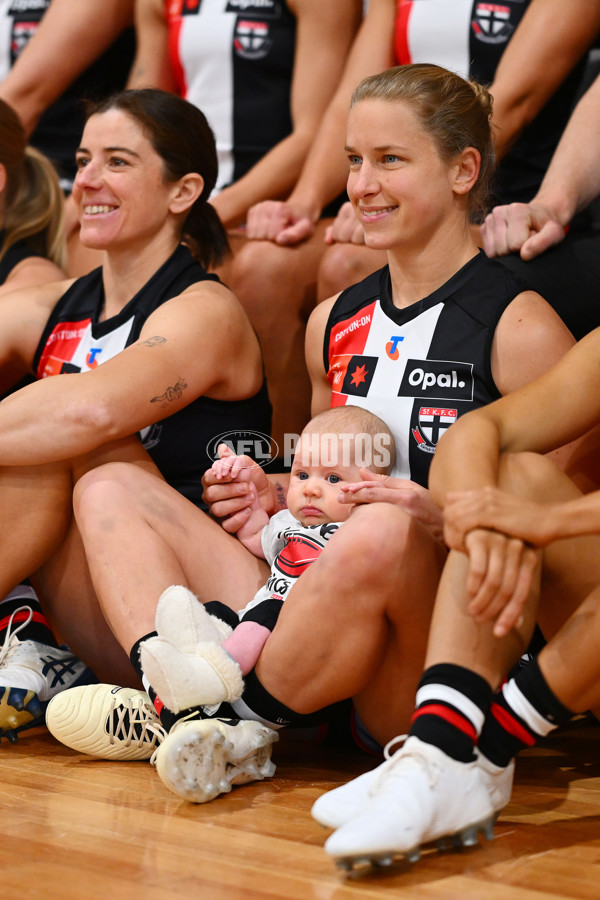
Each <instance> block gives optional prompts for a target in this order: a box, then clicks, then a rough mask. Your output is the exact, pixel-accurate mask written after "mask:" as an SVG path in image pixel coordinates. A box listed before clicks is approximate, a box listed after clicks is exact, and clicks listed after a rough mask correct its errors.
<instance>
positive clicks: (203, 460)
mask: <svg viewBox="0 0 600 900" xmlns="http://www.w3.org/2000/svg"><path fill="white" fill-rule="evenodd" d="M206 280H213V281H218V279H217V277H216V276H215V275H209V274H207V272H205V270H204V269H203V268H202V266H201V265H200V264H199V263H198V262H197V261H196V260H194V259H193V257H192V255H191V253H190V252H189V250H188V249H187V248H186V247H183V246H179V247H178V248H177V249H176V250H175V252H174V253H173V255H172V256H171V257H170V258H169V259H168V260H167V261H166V262H165V263H164V264H163V265H162V266H161V267H160V269H158V271H157V272H155V274H154V275H153V276H152V278H151V279H150V280H149V281H148V282H147V284H146V285H145V286H144V287H143V288H142V289H141V290H140V291H139V292H138V293H137V294H136V295H135V297H133V298H132V299H131V300H130V301H129V303H127V304H126V306H124V307H123V309H122V310H121V312H120V313H118V314H117V315H116V316H112V317H111V318H110V319H105V320H104V321H100V315H101V312H102V309H103V306H104V287H103V283H102V269H101V268H99V269H94V271H93V272H90V273H89V274H88V275H85V276H84V277H83V278H79V279H78V280H77V281H76V282H75V283H74V284H73V285H72V286H71V287H70V288H69V290H68V291H67V292H66V293H65V294H64V296H63V297H62V298H61V299H60V300H59V301H58V303H57V304H56V306H55V308H54V310H53V311H52V314H51V316H50V318H49V320H48V324H47V325H46V328H45V330H44V333H43V335H42V338H41V340H40V343H39V345H38V348H37V351H36V355H35V357H34V370H35V373H36V376H37V378H46V377H48V376H51V375H60V374H64V373H70V372H75V373H77V372H89V371H90V370H91V369H95V368H96V367H97V366H98V365H100V364H102V363H103V362H105V361H106V360H107V359H111V358H112V357H113V356H115V355H116V354H117V353H119V352H120V351H121V350H123V349H124V348H125V347H128V346H129V345H130V344H133V343H134V341H136V340H137V339H138V337H139V335H140V331H141V330H142V327H143V325H144V323H145V321H146V319H147V318H148V316H149V315H150V314H151V313H152V312H154V310H155V309H157V308H158V307H159V306H161V305H162V304H163V303H166V301H167V300H170V299H171V298H173V297H176V296H177V295H178V294H180V293H181V292H182V291H184V290H185V288H187V287H189V286H190V285H192V284H196V283H197V282H200V281H206ZM201 340H202V338H201V336H200V335H199V341H198V352H199V353H201V352H202V344H201ZM233 350H234V348H232V352H233ZM270 412H271V409H270V404H269V400H268V395H267V389H266V383H263V385H262V387H261V389H260V391H259V392H258V393H257V394H255V395H254V396H253V397H250V398H249V399H247V400H236V401H223V400H213V399H211V398H209V397H198V398H197V399H196V400H194V401H192V402H191V403H190V404H189V405H188V406H186V407H184V408H183V409H181V410H179V412H176V413H174V414H173V415H172V416H169V417H168V418H166V419H163V420H162V421H160V422H157V423H156V424H154V425H150V426H149V427H147V428H145V429H143V431H142V432H140V439H141V441H142V444H143V446H144V447H145V449H146V450H147V451H148V453H149V454H150V456H151V457H152V459H153V460H154V462H155V463H156V465H157V466H158V468H159V469H160V471H161V472H162V474H163V475H164V477H165V478H166V480H167V481H168V482H169V484H171V485H172V486H173V487H175V488H176V489H177V490H178V491H179V492H180V493H182V494H184V495H185V496H186V497H188V499H190V500H192V501H193V502H194V503H197V504H198V505H200V503H201V496H202V485H201V478H202V475H203V473H204V472H205V471H206V469H207V468H209V467H210V466H211V465H212V462H213V460H214V454H213V444H214V442H215V438H216V437H217V436H218V435H220V434H223V433H226V432H235V433H239V432H244V431H246V432H247V431H259V432H261V434H263V433H266V434H268V433H269V432H270Z"/></svg>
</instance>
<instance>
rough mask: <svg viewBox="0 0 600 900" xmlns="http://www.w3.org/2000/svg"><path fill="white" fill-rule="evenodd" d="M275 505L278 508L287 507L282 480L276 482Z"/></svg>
mask: <svg viewBox="0 0 600 900" xmlns="http://www.w3.org/2000/svg"><path fill="white" fill-rule="evenodd" d="M275 507H276V508H277V509H287V499H286V493H285V490H284V488H283V485H282V484H281V482H280V481H276V482H275Z"/></svg>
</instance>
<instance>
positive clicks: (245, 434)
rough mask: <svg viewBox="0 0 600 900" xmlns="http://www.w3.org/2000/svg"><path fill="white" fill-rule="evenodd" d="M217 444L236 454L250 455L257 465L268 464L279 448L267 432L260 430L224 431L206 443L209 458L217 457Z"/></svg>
mask: <svg viewBox="0 0 600 900" xmlns="http://www.w3.org/2000/svg"><path fill="white" fill-rule="evenodd" d="M219 444H225V445H226V446H227V447H228V448H229V450H230V451H231V453H234V454H235V455H236V456H250V457H251V458H252V459H253V460H254V461H255V462H256V463H258V465H259V466H263V467H264V466H268V465H269V463H270V462H272V461H273V460H274V459H276V458H277V455H278V453H279V448H278V446H277V444H276V443H275V441H274V440H272V438H271V437H270V435H268V434H264V433H263V432H262V431H224V432H223V433H222V434H218V435H217V436H216V437H214V438H212V440H210V441H209V442H208V444H207V445H206V452H207V454H208V456H209V458H210V459H212V460H217V459H219V450H218V448H219Z"/></svg>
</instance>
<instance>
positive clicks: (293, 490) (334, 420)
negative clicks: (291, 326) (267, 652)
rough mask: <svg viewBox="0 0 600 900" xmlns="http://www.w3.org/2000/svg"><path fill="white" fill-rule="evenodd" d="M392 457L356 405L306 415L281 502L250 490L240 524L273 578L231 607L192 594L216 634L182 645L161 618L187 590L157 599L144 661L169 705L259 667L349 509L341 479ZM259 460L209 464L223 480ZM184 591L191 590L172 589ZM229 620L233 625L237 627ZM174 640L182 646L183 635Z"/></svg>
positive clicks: (240, 684)
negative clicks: (263, 499)
mask: <svg viewBox="0 0 600 900" xmlns="http://www.w3.org/2000/svg"><path fill="white" fill-rule="evenodd" d="M394 458H395V451H394V439H393V437H392V435H391V433H390V431H389V429H388V427H387V426H386V425H385V423H384V422H383V421H382V420H381V419H379V418H378V417H377V416H375V415H373V414H372V413H370V412H368V411H366V410H364V409H361V408H360V407H357V406H341V407H335V408H333V409H328V410H326V411H325V412H322V413H319V415H317V416H315V417H314V418H313V419H311V421H310V422H309V423H308V425H307V426H306V428H305V429H304V430H303V432H302V434H301V435H300V439H299V441H298V444H297V446H296V450H295V454H294V461H293V464H292V469H291V473H290V483H289V488H288V492H287V509H285V510H282V511H281V512H278V513H276V514H275V515H273V516H272V517H271V518H270V519H269V517H268V514H267V513H266V511H265V510H264V509H263V508H262V506H261V505H260V502H259V500H258V496H257V495H256V492H255V491H254V493H255V498H254V502H253V503H252V506H251V509H250V514H249V518H248V520H247V521H246V522H245V523H244V524H243V525H242V526H241V528H240V529H239V530H238V532H237V538H238V540H240V541H241V542H242V543H243V544H244V545H245V546H246V547H247V548H248V549H249V550H250V551H251V552H252V553H253V554H254V555H255V556H257V557H260V558H263V559H266V560H267V562H269V563H270V564H271V574H270V577H269V578H268V579H267V582H266V584H265V585H264V586H263V587H262V588H261V589H260V590H259V591H258V592H257V593H256V595H255V596H254V598H253V599H252V600H251V602H250V603H249V604H248V605H247V606H246V607H245V608H244V609H242V610H240V612H239V613H234V612H233V610H231V609H230V608H229V607H228V606H225V604H222V603H219V602H211V603H208V604H207V605H206V606H205V607H203V606H202V605H201V604H200V603H199V602H198V601H197V600H196V599H195V598H194V604H193V607H192V608H191V609H188V612H187V615H188V617H192V618H193V620H194V623H193V626H191V630H193V631H194V632H195V633H196V635H201V636H202V637H209V636H211V632H212V636H213V637H214V638H215V639H213V640H210V639H209V640H201V641H200V642H199V643H197V644H196V645H195V646H193V647H189V648H186V650H185V651H182V650H181V649H178V648H177V647H175V646H174V643H175V642H173V643H171V642H170V641H169V640H168V639H167V638H166V637H165V636H164V634H165V632H164V631H163V630H162V629H161V627H160V622H161V620H162V621H166V620H169V622H170V625H169V626H168V628H171V629H172V628H173V622H174V621H175V620H176V619H177V617H178V612H177V609H171V610H169V607H170V606H172V605H174V606H175V607H177V606H178V605H179V608H180V609H181V604H182V603H183V605H184V606H185V604H186V602H187V604H188V606H189V592H188V591H187V589H186V588H183V587H180V586H172V587H171V588H168V589H167V590H166V591H165V592H164V593H163V595H162V596H161V598H160V600H159V605H158V609H157V630H158V631H159V635H161V631H162V635H161V636H159V637H156V638H151V639H149V640H147V641H145V642H144V645H143V648H142V652H143V659H142V666H143V669H144V673H145V675H146V677H147V678H148V680H149V682H150V684H151V685H152V687H153V688H154V690H156V691H157V692H158V695H159V697H160V699H161V701H162V702H163V703H164V704H165V705H166V706H167V707H168V708H169V709H171V710H172V711H173V712H179V711H180V710H182V709H187V708H188V707H191V706H207V707H212V706H215V705H218V704H220V703H222V702H232V701H234V700H237V699H238V698H239V697H240V696H241V694H242V691H243V689H244V680H243V677H244V675H246V674H247V673H248V672H249V671H250V670H251V669H252V668H253V667H254V666H255V665H256V662H257V660H258V658H259V656H260V653H261V650H262V648H263V646H264V644H265V642H266V640H267V638H268V636H269V634H270V633H271V631H272V630H273V628H274V627H275V623H276V621H277V618H278V616H279V612H280V610H281V607H282V605H283V603H284V602H285V601H286V600H287V599H288V597H289V594H290V592H291V590H292V588H293V587H294V585H295V584H296V582H297V580H298V578H300V576H301V575H302V574H303V572H305V571H306V569H307V568H308V566H309V565H311V564H312V563H313V562H314V561H315V559H316V558H317V557H318V556H319V554H320V553H321V551H322V550H323V548H324V547H325V546H326V544H327V542H328V541H329V540H330V539H331V537H332V536H333V535H334V534H335V532H336V531H337V530H338V528H340V526H341V525H342V524H343V523H344V522H345V521H346V519H348V517H349V516H350V514H351V512H352V510H353V508H354V506H353V504H351V503H343V502H341V497H342V493H341V490H340V488H341V486H342V485H344V484H352V483H356V482H361V481H362V480H363V479H361V476H360V469H361V467H362V468H367V469H369V470H370V471H372V472H374V473H376V474H383V475H387V474H389V473H390V472H391V470H392V468H393V465H394ZM257 465H258V464H257V463H255V462H254V461H253V460H252V459H250V458H249V457H247V456H235V455H228V456H225V457H223V458H221V459H219V460H217V461H216V462H215V463H214V464H213V467H212V469H213V472H214V473H215V474H216V475H217V476H219V477H222V478H228V479H237V478H239V479H244V480H250V473H251V469H252V468H253V467H257ZM250 484H251V485H252V482H251V481H250ZM251 489H252V490H254V489H253V488H251ZM181 592H185V594H187V595H188V597H187V598H185V597H182V596H178V595H181ZM208 610H210V613H209V612H208ZM203 619H204V620H206V621H204V622H203V621H202V620H203ZM238 619H239V624H238ZM226 623H229V624H226ZM230 625H235V627H234V628H233V630H231V628H230V627H229V626H230ZM168 628H167V629H166V630H167V631H168ZM177 644H178V645H179V648H180V647H181V641H177Z"/></svg>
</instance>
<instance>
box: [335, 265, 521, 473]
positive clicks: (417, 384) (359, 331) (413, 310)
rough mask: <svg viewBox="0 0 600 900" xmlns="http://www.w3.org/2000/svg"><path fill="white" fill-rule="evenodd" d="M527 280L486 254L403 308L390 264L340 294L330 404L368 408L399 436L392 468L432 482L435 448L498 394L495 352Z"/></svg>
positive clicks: (337, 302) (336, 318) (336, 307)
mask: <svg viewBox="0 0 600 900" xmlns="http://www.w3.org/2000/svg"><path fill="white" fill-rule="evenodd" d="M524 290H526V286H525V285H524V283H522V282H521V281H520V280H519V279H517V278H516V277H515V276H514V275H513V274H512V273H511V272H509V271H508V270H507V269H505V268H504V267H503V266H501V265H500V264H499V263H498V262H496V261H494V260H490V259H488V258H487V257H486V256H485V254H484V253H483V252H482V251H480V253H479V254H478V255H477V256H475V257H474V258H473V259H472V260H470V261H469V262H468V263H467V264H466V265H465V266H463V267H462V269H460V270H459V271H458V272H457V273H456V274H455V275H453V276H452V278H450V279H449V281H447V282H446V284H444V285H442V287H440V288H438V289H437V290H436V291H434V292H433V293H432V294H430V295H429V296H428V297H424V298H423V299H422V300H419V301H418V302H417V303H413V304H411V306H408V307H406V308H405V309H399V308H398V307H396V306H394V304H393V302H392V298H391V285H390V275H389V269H388V267H387V266H385V267H384V268H383V269H380V270H379V271H378V272H374V273H373V274H372V275H370V276H368V277H367V278H365V279H364V281H361V282H359V284H356V285H354V286H353V287H350V288H348V289H347V290H345V291H343V292H342V293H341V294H340V296H339V298H338V299H337V301H336V303H335V304H334V306H333V308H332V310H331V313H330V316H329V319H328V322H327V327H326V329H325V341H324V364H325V370H326V371H327V377H328V379H329V381H330V383H331V388H332V400H331V405H332V406H341V405H344V404H346V403H349V404H352V405H354V406H362V407H363V408H364V409H368V410H370V411H371V412H373V413H375V415H377V416H380V417H381V418H382V419H383V421H384V422H386V423H387V425H388V427H389V428H390V431H391V432H392V434H393V435H394V439H395V442H396V465H395V469H394V472H393V474H394V475H396V476H398V477H400V478H410V479H411V480H412V481H416V482H418V483H419V484H421V485H423V486H424V487H427V478H428V473H429V466H430V463H431V457H432V454H433V453H434V451H435V448H436V444H437V442H438V440H439V438H440V437H441V436H442V434H443V433H444V430H445V429H446V428H448V427H449V426H450V425H451V424H452V423H453V422H455V421H456V419H457V418H458V417H459V416H461V415H463V414H464V413H466V412H468V411H469V410H471V409H476V408H477V407H479V406H484V405H485V404H487V403H490V402H491V401H492V400H496V399H498V397H499V396H500V394H499V392H498V389H497V387H496V385H495V383H494V379H493V377H492V369H491V361H490V354H491V348H492V341H493V338H494V332H495V330H496V325H497V323H498V320H499V319H500V316H501V315H502V313H503V312H504V310H505V309H506V307H507V306H508V304H509V303H510V302H511V300H513V299H514V298H515V297H516V296H517V294H519V293H521V292H522V291H524Z"/></svg>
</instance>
